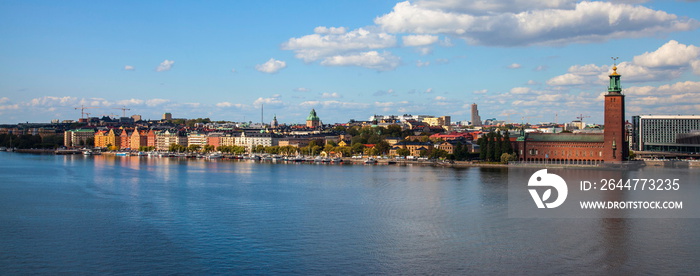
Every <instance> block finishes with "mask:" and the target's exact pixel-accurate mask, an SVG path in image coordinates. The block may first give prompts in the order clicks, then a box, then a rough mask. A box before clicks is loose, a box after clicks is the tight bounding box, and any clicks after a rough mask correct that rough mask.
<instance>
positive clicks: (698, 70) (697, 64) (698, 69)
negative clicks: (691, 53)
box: [690, 60, 700, 76]
mask: <svg viewBox="0 0 700 276" xmlns="http://www.w3.org/2000/svg"><path fill="white" fill-rule="evenodd" d="M690 66H691V67H693V74H696V75H698V76H700V60H695V61H693V62H691V63H690Z"/></svg>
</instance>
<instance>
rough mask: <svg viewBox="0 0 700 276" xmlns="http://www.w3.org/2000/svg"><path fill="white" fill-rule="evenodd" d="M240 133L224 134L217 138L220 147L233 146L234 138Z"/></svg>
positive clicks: (234, 143)
mask: <svg viewBox="0 0 700 276" xmlns="http://www.w3.org/2000/svg"><path fill="white" fill-rule="evenodd" d="M239 136H240V133H234V134H226V135H222V136H221V137H220V138H219V143H220V146H235V145H236V137H239Z"/></svg>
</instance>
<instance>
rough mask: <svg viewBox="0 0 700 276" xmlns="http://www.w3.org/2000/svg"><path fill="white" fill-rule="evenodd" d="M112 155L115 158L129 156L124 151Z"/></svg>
mask: <svg viewBox="0 0 700 276" xmlns="http://www.w3.org/2000/svg"><path fill="white" fill-rule="evenodd" d="M114 155H116V156H129V155H130V154H129V153H128V152H126V151H120V152H117V153H115V154H114Z"/></svg>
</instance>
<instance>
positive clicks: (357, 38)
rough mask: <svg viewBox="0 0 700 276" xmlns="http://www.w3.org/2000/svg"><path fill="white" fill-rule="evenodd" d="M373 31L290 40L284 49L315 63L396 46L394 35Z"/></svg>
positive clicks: (364, 30) (327, 34)
mask: <svg viewBox="0 0 700 276" xmlns="http://www.w3.org/2000/svg"><path fill="white" fill-rule="evenodd" d="M324 28H325V27H324ZM316 29H319V28H316ZM321 30H323V29H321ZM373 30H374V29H372V28H359V29H356V30H353V31H350V32H343V33H337V32H336V33H331V32H327V33H316V34H311V35H306V36H302V37H299V38H290V39H289V40H287V42H285V43H283V44H282V49H284V50H290V51H294V52H295V53H296V55H295V56H296V57H297V58H299V59H301V60H303V61H304V62H314V61H317V60H321V59H324V58H329V57H337V56H345V55H348V54H350V55H356V53H357V52H361V51H367V50H375V49H384V48H389V47H394V46H396V37H395V36H394V35H390V34H388V33H386V32H375V31H373Z"/></svg>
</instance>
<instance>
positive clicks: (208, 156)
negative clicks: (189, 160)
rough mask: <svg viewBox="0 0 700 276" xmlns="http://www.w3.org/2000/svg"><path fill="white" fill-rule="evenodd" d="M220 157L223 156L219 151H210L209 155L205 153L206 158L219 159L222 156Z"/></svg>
mask: <svg viewBox="0 0 700 276" xmlns="http://www.w3.org/2000/svg"><path fill="white" fill-rule="evenodd" d="M222 157H224V156H223V155H222V154H221V153H218V152H214V153H210V154H209V155H207V157H206V158H207V159H219V158H222Z"/></svg>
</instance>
